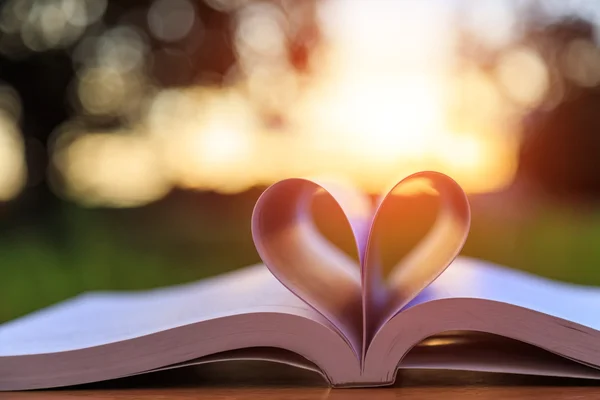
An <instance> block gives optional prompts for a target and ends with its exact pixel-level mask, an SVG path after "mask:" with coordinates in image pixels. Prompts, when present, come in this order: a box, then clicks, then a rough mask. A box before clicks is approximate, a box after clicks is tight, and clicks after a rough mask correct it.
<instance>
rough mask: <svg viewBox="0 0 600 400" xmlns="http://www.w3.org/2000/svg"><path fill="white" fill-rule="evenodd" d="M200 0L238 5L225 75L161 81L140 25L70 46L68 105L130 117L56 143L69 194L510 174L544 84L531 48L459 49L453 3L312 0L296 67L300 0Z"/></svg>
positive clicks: (493, 10)
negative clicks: (522, 129)
mask: <svg viewBox="0 0 600 400" xmlns="http://www.w3.org/2000/svg"><path fill="white" fill-rule="evenodd" d="M207 3H208V4H209V5H210V6H211V7H213V8H215V9H218V10H224V9H227V10H230V11H231V10H233V9H235V12H234V13H232V15H233V18H232V26H231V34H232V37H231V39H232V43H231V45H232V50H233V52H234V56H235V64H234V65H233V66H232V67H231V68H230V69H229V70H228V71H227V72H226V73H225V75H224V77H223V82H222V83H219V84H213V83H209V82H214V81H213V80H211V79H207V81H204V80H203V77H199V78H198V79H199V80H198V82H200V81H202V82H201V83H198V84H191V85H189V86H183V85H181V86H177V85H170V86H168V88H166V87H161V85H160V84H157V83H156V82H153V81H152V79H151V77H150V76H149V75H146V71H145V69H144V66H145V63H146V62H147V61H148V60H150V58H152V57H154V56H155V55H153V53H152V49H151V48H152V46H151V45H150V41H149V36H145V35H142V34H141V33H140V32H138V31H137V30H136V29H134V28H132V27H128V26H117V27H114V28H110V29H108V30H107V31H106V32H104V33H102V34H101V35H100V36H98V37H97V38H96V39H94V40H92V41H90V40H88V41H86V42H85V43H84V44H85V46H84V44H82V45H79V46H77V48H76V49H75V51H74V61H76V62H77V63H80V64H82V65H81V68H80V70H78V74H77V78H76V79H75V81H74V85H73V91H72V92H73V95H72V97H73V100H74V105H75V106H77V108H78V110H79V111H81V113H82V114H83V115H84V116H86V117H93V118H96V117H98V118H99V119H100V120H102V119H103V118H106V117H109V120H111V121H112V120H118V121H123V122H124V123H123V126H124V127H126V128H122V130H120V131H119V132H113V133H108V132H107V133H104V132H87V131H86V132H82V133H81V134H78V135H75V136H73V138H72V139H69V140H68V141H63V142H64V143H65V145H64V146H58V147H57V148H56V149H55V150H52V151H54V153H53V160H54V165H55V166H56V167H57V168H56V170H57V171H58V172H59V174H60V177H61V179H59V180H57V182H61V183H62V182H64V186H65V187H64V190H63V191H64V192H65V194H66V195H68V196H69V197H71V198H74V199H77V200H79V201H82V202H84V203H87V204H98V205H112V206H134V205H141V204H146V203H148V202H151V201H154V200H156V199H159V198H161V197H162V196H164V195H165V193H166V192H167V191H168V190H169V189H170V188H171V187H172V186H177V187H182V188H186V189H197V190H214V191H217V192H221V193H236V192H240V191H244V190H247V189H249V188H251V187H252V186H256V185H268V184H271V183H273V182H275V181H277V180H280V179H284V178H287V177H294V176H307V175H310V176H327V177H338V178H342V179H346V180H350V181H352V182H353V183H354V184H355V185H357V186H359V187H360V188H361V189H363V190H365V191H368V192H381V191H382V190H385V189H387V188H389V185H390V183H391V182H395V181H398V180H399V179H401V178H403V177H405V176H407V175H410V174H412V173H414V172H416V171H421V170H437V171H440V172H444V173H447V174H448V175H450V176H451V177H452V178H454V179H455V180H456V181H458V182H459V183H460V184H461V186H463V188H464V189H465V190H466V191H467V192H471V193H473V192H486V191H493V190H498V189H500V188H502V187H504V186H506V185H508V184H510V183H511V182H512V180H513V178H514V176H515V173H516V159H517V148H518V147H517V144H518V130H517V123H516V121H518V116H519V115H522V114H518V113H524V112H526V111H527V110H529V109H530V108H532V107H535V106H536V105H538V104H540V102H541V101H542V100H543V98H544V96H545V94H546V93H547V91H548V88H549V84H550V76H549V71H548V70H547V68H546V66H545V65H544V63H543V61H542V59H541V58H540V56H539V54H537V53H536V52H535V51H534V50H533V49H529V48H526V47H519V48H516V49H513V50H512V51H508V52H506V53H503V54H502V56H501V57H500V62H499V67H498V68H488V69H486V68H480V67H478V66H476V65H475V63H473V64H468V63H465V64H461V59H460V58H459V57H457V53H458V52H459V45H458V42H457V36H458V35H457V33H458V32H457V31H456V21H455V20H453V18H455V16H456V14H453V12H455V11H456V10H454V8H455V7H454V6H452V5H450V2H435V3H433V2H411V3H410V4H408V3H405V2H401V1H396V2H394V1H389V0H372V1H368V2H367V1H343V0H323V1H321V2H317V3H316V5H314V6H315V7H316V8H317V10H316V21H314V22H315V23H316V24H318V25H319V29H318V31H319V32H320V33H321V34H322V38H321V37H319V40H316V41H315V44H314V48H311V50H310V51H307V52H306V55H305V56H306V60H304V59H303V60H302V65H303V67H302V68H299V67H297V66H296V65H295V63H294V61H292V58H293V57H290V49H289V46H290V43H289V41H290V39H291V36H293V35H291V36H290V32H291V31H292V30H293V29H296V28H298V27H296V26H295V25H294V21H292V19H293V18H292V17H290V15H292V14H293V12H292V11H291V10H292V9H293V8H294V7H299V6H297V5H294V4H296V3H292V2H287V3H286V4H285V5H284V6H282V7H279V5H278V4H272V3H269V2H248V3H246V2H236V4H237V5H236V6H235V7H233V6H232V7H233V8H231V7H229V6H227V4H226V3H228V2H226V1H217V0H211V1H210V2H207ZM288 3H289V4H288ZM85 4H88V2H86V3H85ZM452 10H454V11H452ZM196 12H197V10H196V8H195V6H194V4H193V2H191V1H188V0H177V1H174V2H173V4H171V2H170V1H166V0H155V1H153V2H152V5H151V7H150V10H149V13H148V14H147V15H145V16H144V19H145V20H146V22H147V23H148V25H149V29H150V33H151V35H152V37H153V38H154V39H156V40H158V41H160V42H161V43H162V42H165V43H170V42H173V43H175V42H177V43H178V42H180V41H185V40H187V39H188V38H189V37H190V36H191V35H193V34H195V33H198V32H200V33H201V34H207V35H209V32H208V31H209V30H208V26H207V27H204V25H203V24H204V21H201V20H200V18H199V17H198V15H196ZM474 12H475V14H474V15H473V16H468V17H467V20H468V21H467V22H468V25H469V26H468V29H478V28H477V26H478V24H480V23H482V22H481V21H484V20H486V21H487V20H490V19H493V18H492V16H493V15H496V14H501V19H502V21H500V22H501V23H502V24H504V25H503V26H504V27H503V28H502V29H504V31H501V32H500V31H497V32H499V33H498V34H495V33H494V34H492V33H490V34H489V35H487V36H486V37H485V38H483V39H484V41H485V42H486V43H487V42H489V43H498V44H502V43H505V42H507V41H508V40H509V39H510V38H509V37H508V33H510V32H511V31H512V28H511V14H510V10H509V9H508V8H506V7H504V6H483V5H482V6H481V7H480V8H477V7H476V10H475V11H474ZM288 14H289V15H288ZM408 14H410V16H411V17H410V18H404V16H405V15H408ZM399 21H402V23H400V22H399ZM424 21H425V22H426V23H424ZM471 25H472V26H471ZM485 25H487V22H486V23H485ZM205 28H206V31H205ZM307 35H308V36H309V39H310V35H311V32H310V29H309V32H308V33H307ZM317 36H318V35H317ZM488 36H489V37H488ZM154 39H153V40H154ZM307 40H308V39H307ZM308 41H310V40H308ZM88 53H89V54H88ZM565 57H566V60H565V68H567V69H569V77H570V78H571V79H572V80H574V81H576V82H578V83H579V84H580V85H582V86H589V85H594V84H596V82H598V80H599V79H600V78H599V77H598V75H597V74H594V73H593V71H594V68H595V67H596V66H597V65H596V64H598V63H599V61H598V60H600V57H599V56H598V54H597V52H596V50H595V49H593V48H592V47H590V46H589V45H588V44H587V43H572V44H571V45H570V46H569V48H568V51H567V55H566V56H565ZM90 59H91V60H93V62H83V61H84V60H90ZM154 60H155V61H156V58H154ZM191 60H192V59H190V60H189V61H190V62H191ZM148 62H149V61H148ZM599 65H600V64H599ZM596 69H597V68H596ZM135 104H137V105H138V106H132V105H135ZM515 115H516V116H517V117H515ZM1 150H2V149H0V151H1ZM11 154H16V153H15V152H12V153H11ZM2 162H5V163H6V162H7V161H6V158H1V157H0V165H1V163H2ZM0 171H2V170H0ZM0 183H1V181H0Z"/></svg>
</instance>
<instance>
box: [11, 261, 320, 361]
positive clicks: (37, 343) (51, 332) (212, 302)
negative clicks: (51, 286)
mask: <svg viewBox="0 0 600 400" xmlns="http://www.w3.org/2000/svg"><path fill="white" fill-rule="evenodd" d="M255 312H277V313H287V314H294V315H299V316H303V317H306V318H309V319H313V320H316V321H320V322H322V323H323V324H325V325H328V324H329V323H328V322H327V321H326V320H325V318H324V317H322V316H321V315H320V314H319V313H317V312H316V311H314V310H313V309H312V308H310V307H309V306H308V305H306V304H305V303H304V302H303V301H301V300H300V299H298V298H297V297H296V296H295V295H293V294H292V293H291V292H289V291H288V290H287V289H286V288H285V287H284V286H283V285H282V284H281V283H279V281H277V279H275V278H274V277H273V276H272V275H271V273H270V272H269V271H268V270H267V269H266V267H264V266H263V265H256V266H251V267H247V268H245V269H242V270H239V271H235V272H232V273H229V274H225V275H222V276H219V277H216V278H212V279H207V280H204V281H200V282H196V283H191V284H185V285H180V286H175V287H169V288H164V289H155V290H149V291H142V292H92V293H88V294H83V295H80V296H78V297H76V298H74V299H71V300H67V301H66V302H63V303H60V304H57V305H55V306H52V307H49V308H47V309H44V310H41V311H38V312H36V313H33V314H30V315H28V316H25V317H23V318H20V319H17V320H15V321H12V322H8V323H6V324H4V325H0V357H2V356H14V355H25V354H40V353H53V352H61V351H68V350H76V349H81V348H86V347H91V346H98V345H103V344H107V343H112V342H117V341H122V340H126V339H131V338H135V337H139V336H143V335H147V334H151V333H156V332H159V331H164V330H167V329H171V328H175V327H178V326H182V325H186V324H191V323H196V322H201V321H206V320H210V319H214V318H219V317H225V316H231V315H238V314H247V313H255Z"/></svg>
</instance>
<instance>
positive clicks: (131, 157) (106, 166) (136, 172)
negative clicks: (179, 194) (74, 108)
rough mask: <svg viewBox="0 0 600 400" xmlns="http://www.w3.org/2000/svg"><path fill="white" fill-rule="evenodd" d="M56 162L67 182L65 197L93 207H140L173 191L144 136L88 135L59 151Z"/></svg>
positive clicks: (56, 154) (71, 142) (78, 138)
mask: <svg viewBox="0 0 600 400" xmlns="http://www.w3.org/2000/svg"><path fill="white" fill-rule="evenodd" d="M53 161H54V165H55V167H56V168H57V169H58V170H59V171H60V172H61V174H62V176H63V177H64V178H65V181H66V182H65V186H66V187H65V192H66V193H65V194H66V195H67V196H69V197H71V198H75V199H77V200H78V201H80V202H82V203H84V204H88V205H91V206H111V207H133V206H140V205H143V204H146V203H149V202H152V201H155V200H157V199H159V198H161V197H163V196H164V195H165V194H166V193H167V192H168V191H169V189H170V182H169V181H168V179H167V178H166V177H165V176H164V175H163V173H162V172H161V168H160V165H159V164H158V162H157V159H156V156H155V151H154V149H153V144H152V142H151V141H150V140H149V139H148V138H146V137H143V136H138V135H134V134H119V133H84V134H81V135H79V136H76V137H74V138H73V139H72V140H71V141H70V143H68V144H65V145H64V147H63V148H59V149H57V151H56V153H55V157H54V160H53Z"/></svg>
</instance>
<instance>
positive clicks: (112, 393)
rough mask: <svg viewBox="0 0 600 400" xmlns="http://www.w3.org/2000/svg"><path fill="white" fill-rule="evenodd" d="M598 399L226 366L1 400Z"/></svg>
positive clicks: (506, 382) (503, 382) (596, 392)
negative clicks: (373, 384) (333, 381)
mask: <svg viewBox="0 0 600 400" xmlns="http://www.w3.org/2000/svg"><path fill="white" fill-rule="evenodd" d="M471 398H478V399H542V400H545V399H580V398H598V399H600V382H595V381H587V380H576V379H555V378H540V377H531V376H520V375H502V374H486V373H469V372H458V371H455V372H453V371H404V372H401V373H399V375H398V380H397V382H396V385H395V386H394V387H389V388H376V389H330V388H328V387H327V386H325V385H324V382H323V380H322V379H321V378H320V377H319V376H318V375H317V374H315V373H312V372H309V371H301V370H297V369H295V368H291V367H286V366H281V365H277V364H259V365H257V364H256V363H251V362H245V363H244V362H240V363H237V364H234V363H223V364H214V365H203V366H198V367H189V368H185V369H181V370H173V371H163V372H158V373H155V374H151V375H146V376H137V377H131V378H126V379H121V380H116V381H112V382H108V383H101V384H93V385H84V386H80V387H77V388H69V389H56V390H47V391H32V392H16V393H0V400H4V399H10V400H13V399H14V400H42V399H48V400H58V399H65V400H72V399H98V400H100V399H102V400H110V399H119V400H126V399H144V400H145V399H148V400H150V399H163V400H166V399H173V400H178V399H196V400H198V399H257V400H258V399H260V400H263V399H264V400H269V399H286V400H296V399H306V400H308V399H319V400H325V399H327V400H337V399H340V400H342V399H344V400H345V399H348V400H358V399H365V400H367V399H403V400H409V399H420V400H426V399H436V400H437V399H439V400H446V399H448V400H452V399H471Z"/></svg>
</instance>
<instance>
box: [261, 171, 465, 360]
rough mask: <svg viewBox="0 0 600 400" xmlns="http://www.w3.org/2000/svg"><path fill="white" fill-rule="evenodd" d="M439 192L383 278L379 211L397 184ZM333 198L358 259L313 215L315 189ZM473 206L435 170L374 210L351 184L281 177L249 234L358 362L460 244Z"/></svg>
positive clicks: (411, 178)
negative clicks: (414, 240)
mask: <svg viewBox="0 0 600 400" xmlns="http://www.w3.org/2000/svg"><path fill="white" fill-rule="evenodd" d="M409 186H410V187H411V188H417V189H419V190H421V191H423V190H425V191H431V190H433V191H435V192H436V193H438V194H439V196H440V200H441V208H440V211H439V212H438V215H437V218H436V222H435V223H434V225H433V227H432V228H431V229H430V231H429V232H428V234H427V235H426V236H425V238H424V239H423V240H421V241H420V242H419V243H418V244H417V246H415V248H414V249H412V251H411V252H410V253H409V254H408V255H407V256H406V257H404V258H403V259H402V260H401V261H400V262H399V263H398V264H396V266H395V267H394V268H393V270H392V272H391V274H390V275H389V277H388V278H387V279H384V277H383V273H382V268H381V265H380V262H379V259H380V255H379V250H378V248H377V246H375V241H376V239H377V235H378V234H379V233H378V232H377V229H376V227H377V223H378V220H379V219H380V218H381V210H382V208H383V206H384V205H385V204H386V202H387V201H389V197H390V196H391V195H392V193H393V192H394V191H395V190H397V189H402V188H407V187H409ZM320 192H324V193H325V194H326V195H328V196H331V197H332V198H333V200H335V203H336V204H337V205H338V206H339V208H340V209H341V211H342V212H343V213H344V216H345V219H346V221H347V223H348V226H349V229H350V230H351V232H352V235H353V237H354V242H355V244H356V250H357V253H358V259H359V260H358V261H359V262H358V263H357V262H356V261H355V260H354V259H352V258H351V257H349V256H348V255H346V254H345V253H343V252H342V251H341V250H340V249H338V248H337V247H336V246H334V245H333V244H332V243H331V242H330V241H328V240H327V239H326V238H325V237H324V236H323V235H322V234H321V233H320V232H319V231H318V230H317V228H316V226H315V224H314V222H313V219H312V215H311V212H310V205H311V201H312V199H313V197H314V196H315V194H317V193H320ZM469 227H470V208H469V203H468V200H467V196H466V194H465V193H464V191H463V190H462V188H461V187H460V186H459V185H458V183H456V182H455V181H454V180H453V179H451V178H450V177H448V176H446V175H444V174H441V173H439V172H432V171H424V172H418V173H416V174H413V175H410V176H408V177H406V178H405V179H403V180H402V181H400V182H399V183H398V184H397V185H396V186H394V188H393V189H392V190H391V191H390V192H388V193H387V194H386V195H385V196H384V197H382V199H381V201H380V202H379V204H378V205H377V207H375V209H373V207H372V206H371V203H370V201H369V199H368V198H367V197H366V196H364V195H363V194H361V193H360V192H358V191H356V190H354V189H353V188H352V187H351V186H345V185H341V184H339V183H332V182H325V181H319V180H310V179H300V178H293V179H286V180H283V181H280V182H278V183H275V184H273V185H272V186H270V187H269V188H268V189H267V190H265V192H263V194H262V195H261V196H260V198H259V199H258V201H257V203H256V205H255V207H254V211H253V214H252V237H253V240H254V244H255V246H256V249H257V251H258V253H259V255H260V257H261V259H262V260H263V262H264V263H265V265H266V266H267V268H269V270H270V271H271V273H272V274H273V275H274V276H275V277H276V278H277V279H278V280H279V281H280V282H281V283H282V284H283V285H284V286H286V287H287V288H288V289H289V290H290V291H291V292H293V293H294V294H295V295H296V296H298V297H299V298H300V299H302V300H303V301H304V302H306V303H307V304H308V305H309V306H311V307H312V308H314V309H315V310H316V311H318V312H319V313H321V314H322V315H323V316H325V318H327V319H328V320H329V321H330V322H331V323H332V325H333V327H334V329H337V330H338V332H339V333H340V334H341V335H342V336H343V337H344V338H345V339H346V341H347V342H348V343H349V345H350V346H351V347H352V348H353V349H354V351H355V352H356V353H357V355H358V356H359V357H361V359H363V358H364V355H365V352H366V350H367V347H368V345H369V343H370V340H371V338H372V337H373V336H374V334H375V333H376V332H377V330H378V329H379V328H380V327H381V326H382V325H383V324H384V323H385V322H386V321H387V320H389V319H390V318H392V317H393V316H394V315H396V314H397V313H398V312H399V311H400V310H401V309H402V307H404V306H405V305H406V304H407V303H408V302H410V301H411V300H412V299H414V298H415V296H417V295H418V294H419V292H421V291H422V290H423V289H424V288H425V287H427V286H428V285H429V284H430V283H431V282H432V281H433V280H434V279H436V278H437V277H438V276H439V275H440V274H441V273H442V272H443V271H444V270H445V269H446V268H447V267H448V266H449V265H450V264H451V263H452V261H453V260H454V258H455V257H456V256H457V255H458V254H459V252H460V250H461V249H462V247H463V245H464V242H465V240H466V238H467V235H468V232H469Z"/></svg>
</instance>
